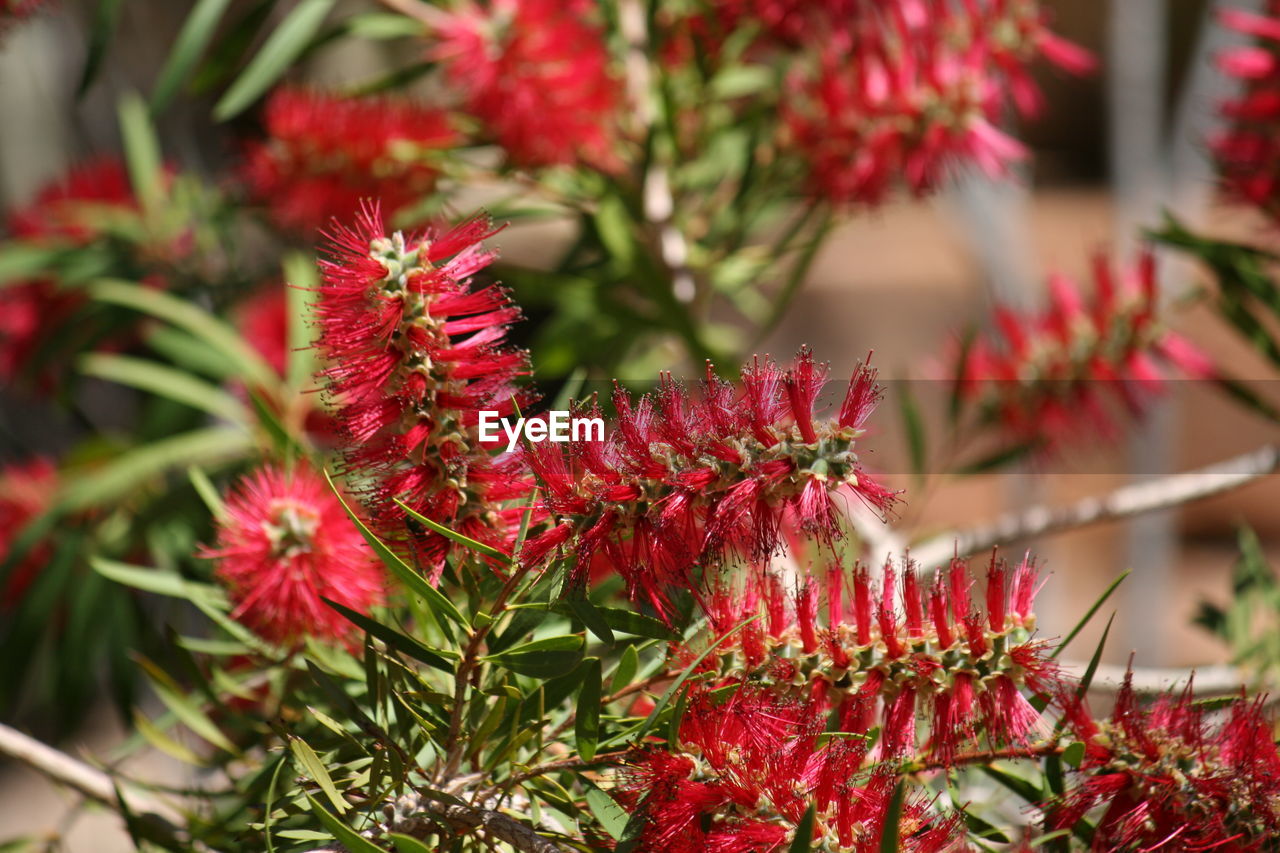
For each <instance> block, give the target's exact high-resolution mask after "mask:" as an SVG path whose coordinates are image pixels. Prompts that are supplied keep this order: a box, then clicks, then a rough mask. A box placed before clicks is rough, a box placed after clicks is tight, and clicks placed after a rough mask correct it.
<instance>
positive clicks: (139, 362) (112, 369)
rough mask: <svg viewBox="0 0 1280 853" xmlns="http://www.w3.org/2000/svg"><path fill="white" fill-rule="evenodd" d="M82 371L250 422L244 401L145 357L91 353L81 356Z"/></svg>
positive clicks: (186, 373)
mask: <svg viewBox="0 0 1280 853" xmlns="http://www.w3.org/2000/svg"><path fill="white" fill-rule="evenodd" d="M80 371H81V372H82V373H84V374H86V375H88V376H96V377H97V378H99V379H105V380H107V381H108V382H115V383H118V384H120V385H128V386H129V387H131V388H137V389H139V390H140V391H146V392H148V393H150V394H155V395H157V396H160V397H167V398H169V399H170V400H176V401H177V402H179V403H182V404H183V405H185V406H190V407H191V408H193V409H198V410H199V411H202V412H208V413H209V414H211V415H213V416H214V417H217V418H224V419H225V420H229V421H233V422H235V423H238V424H244V423H247V422H248V415H247V413H246V412H245V408H244V404H242V403H241V402H240V401H239V400H237V399H236V398H235V397H233V396H231V395H230V394H228V393H227V392H226V391H223V390H222V389H221V388H219V387H217V386H216V385H211V384H209V383H208V382H205V381H204V380H203V379H198V378H196V377H195V376H192V375H191V374H190V373H189V372H187V371H185V370H178V369H176V368H173V367H169V366H168V365H164V364H160V363H158V362H154V361H151V360H150V359H145V358H135V357H134V356H129V355H116V354H115V353H106V352H91V353H87V354H86V355H84V356H82V357H81V358H80Z"/></svg>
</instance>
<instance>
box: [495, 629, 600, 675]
mask: <svg viewBox="0 0 1280 853" xmlns="http://www.w3.org/2000/svg"><path fill="white" fill-rule="evenodd" d="M581 657H582V638H581V637H579V636H575V635H572V634H566V635H563V636H559V637H547V638H545V639H541V640H534V641H533V642H531V643H525V644H523V645H520V646H516V647H514V648H511V649H508V650H507V651H504V652H502V653H500V654H495V655H487V656H485V657H484V658H482V659H483V660H487V661H492V662H493V663H496V664H498V665H499V666H502V667H505V668H507V669H509V670H511V671H512V672H515V673H519V674H520V675H528V676H531V677H534V678H551V677H553V676H556V675H560V674H561V673H565V672H568V671H569V670H570V669H572V668H573V667H574V666H575V665H576V664H577V663H578V661H579V659H580V658H581Z"/></svg>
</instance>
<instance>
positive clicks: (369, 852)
mask: <svg viewBox="0 0 1280 853" xmlns="http://www.w3.org/2000/svg"><path fill="white" fill-rule="evenodd" d="M307 803H308V804H309V805H310V806H311V813H312V814H314V815H315V816H316V819H317V820H319V821H320V823H321V824H322V825H323V826H324V828H325V829H327V830H329V832H330V833H331V834H332V835H333V837H334V838H335V839H337V841H338V842H339V843H340V844H341V845H342V846H343V847H345V848H347V850H348V853H387V852H386V851H385V850H383V849H382V848H381V847H378V846H377V845H375V844H374V843H373V842H372V841H369V840H368V839H367V838H365V837H364V836H362V835H360V834H359V833H357V832H355V831H354V830H353V829H351V827H349V826H347V825H346V824H345V823H343V822H342V821H340V820H338V818H336V817H334V816H333V815H332V814H330V813H329V810H328V809H326V808H325V807H324V806H322V805H320V803H318V802H316V799H315V798H314V797H312V796H311V795H310V794H307ZM345 805H346V803H343V806H345ZM339 811H342V809H339Z"/></svg>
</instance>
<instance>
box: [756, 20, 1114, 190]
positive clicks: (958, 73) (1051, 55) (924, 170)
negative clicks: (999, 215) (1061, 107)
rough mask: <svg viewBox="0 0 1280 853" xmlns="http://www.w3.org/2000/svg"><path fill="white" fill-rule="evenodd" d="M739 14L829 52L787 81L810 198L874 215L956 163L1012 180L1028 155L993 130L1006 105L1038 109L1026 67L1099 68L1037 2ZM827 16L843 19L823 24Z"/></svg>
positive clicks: (789, 119)
mask: <svg viewBox="0 0 1280 853" xmlns="http://www.w3.org/2000/svg"><path fill="white" fill-rule="evenodd" d="M742 5H750V6H752V7H755V8H756V10H757V13H758V14H759V15H760V17H761V19H762V20H763V21H764V23H765V24H766V27H769V26H782V27H783V28H784V29H791V30H794V32H792V33H791V34H790V37H791V38H801V39H803V40H805V41H806V42H808V43H810V44H814V45H821V46H822V50H821V51H820V52H817V56H818V58H817V61H816V64H810V65H809V66H808V67H806V64H805V63H801V65H800V66H799V67H798V68H797V69H796V71H795V72H794V73H793V74H792V75H791V77H790V81H789V90H788V94H789V97H788V98H787V99H786V100H785V101H784V103H783V106H784V119H785V122H786V124H787V127H788V130H789V135H790V141H791V143H793V144H794V145H795V147H796V148H798V149H799V150H800V151H801V152H803V154H804V155H805V156H806V157H807V158H808V159H809V168H810V177H811V180H810V184H811V186H812V188H813V191H814V192H815V193H817V194H819V195H823V196H826V197H827V198H829V199H831V200H832V201H835V202H838V203H867V204H876V203H878V202H880V201H882V200H883V199H884V197H885V196H886V195H887V193H888V192H889V190H890V189H891V188H892V187H893V186H894V185H895V183H897V182H902V183H905V184H906V186H907V188H908V189H909V190H910V191H911V192H912V193H914V194H916V195H920V194H923V193H927V192H929V191H930V190H932V189H934V188H935V187H936V186H937V185H938V184H939V183H940V182H941V181H942V179H943V178H944V177H946V176H947V175H948V174H949V173H950V171H951V170H952V169H953V168H954V167H955V165H956V164H963V163H969V164H973V165H975V166H977V167H978V168H980V169H982V170H983V171H985V172H987V173H989V174H994V175H1000V174H1003V173H1005V172H1006V171H1007V169H1008V165H1009V164H1010V163H1011V162H1013V161H1016V160H1019V159H1022V158H1023V157H1024V156H1025V155H1026V150H1025V148H1024V147H1023V146H1022V144H1021V143H1019V142H1017V141H1016V140H1014V139H1013V138H1011V137H1009V136H1007V135H1005V134H1004V133H1003V132H1002V131H1000V130H998V129H997V127H996V124H997V123H998V120H999V118H1000V115H1001V113H1002V112H1003V111H1004V109H1005V106H1006V103H1007V101H1008V100H1010V99H1011V100H1012V101H1013V102H1014V104H1015V105H1016V106H1017V107H1018V109H1019V110H1020V111H1021V112H1023V113H1024V114H1032V113H1034V112H1035V111H1036V110H1037V109H1038V108H1039V106H1040V102H1041V96H1040V94H1039V91H1038V90H1037V89H1036V87H1035V85H1034V84H1033V83H1032V81H1031V78H1030V75H1029V74H1028V72H1027V70H1026V65H1027V63H1028V62H1029V61H1030V60H1032V59H1033V58H1035V56H1036V55H1037V54H1043V55H1044V56H1045V57H1046V58H1048V59H1049V60H1050V61H1051V62H1054V63H1055V64H1057V65H1059V66H1061V67H1063V68H1065V69H1067V70H1069V71H1074V72H1081V71H1085V70H1088V69H1089V68H1090V67H1092V59H1091V57H1090V56H1089V54H1088V53H1087V52H1085V51H1083V50H1082V49H1080V48H1077V47H1075V46H1074V45H1071V44H1070V43H1068V42H1066V41H1064V40H1063V39H1061V38H1059V37H1057V36H1055V35H1053V34H1052V33H1051V32H1049V30H1048V29H1047V27H1046V26H1045V15H1044V13H1043V12H1042V11H1041V10H1040V8H1039V4H1037V3H1034V2H1033V3H1010V2H996V3H983V4H978V3H964V4H951V3H937V2H925V0H906V2H897V3H892V4H888V5H889V6H891V7H892V8H891V9H888V10H886V9H884V8H883V6H884V4H875V3H864V2H857V0H851V1H850V0H846V2H827V3H821V4H812V3H793V2H784V3H779V2H772V0H766V2H755V3H750V4H742ZM828 8H830V9H832V10H838V11H837V12H835V13H834V14H832V15H831V19H830V20H825V18H826V17H827V16H826V14H825V13H826V11H827V10H828ZM806 31H808V32H806Z"/></svg>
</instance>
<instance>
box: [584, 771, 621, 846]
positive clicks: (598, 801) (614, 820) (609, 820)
mask: <svg viewBox="0 0 1280 853" xmlns="http://www.w3.org/2000/svg"><path fill="white" fill-rule="evenodd" d="M587 808H589V809H591V813H592V814H593V815H595V817H596V820H598V821H600V826H602V827H603V828H604V831H605V832H607V833H609V835H610V837H612V838H613V839H614V840H615V841H620V840H622V834H623V832H624V830H626V828H627V819H628V817H627V813H626V811H624V810H623V808H622V806H620V805H618V804H617V802H615V801H614V799H613V797H611V796H609V795H608V794H606V793H605V792H604V791H602V790H600V789H599V788H597V787H595V786H594V785H593V786H592V787H590V788H587Z"/></svg>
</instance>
